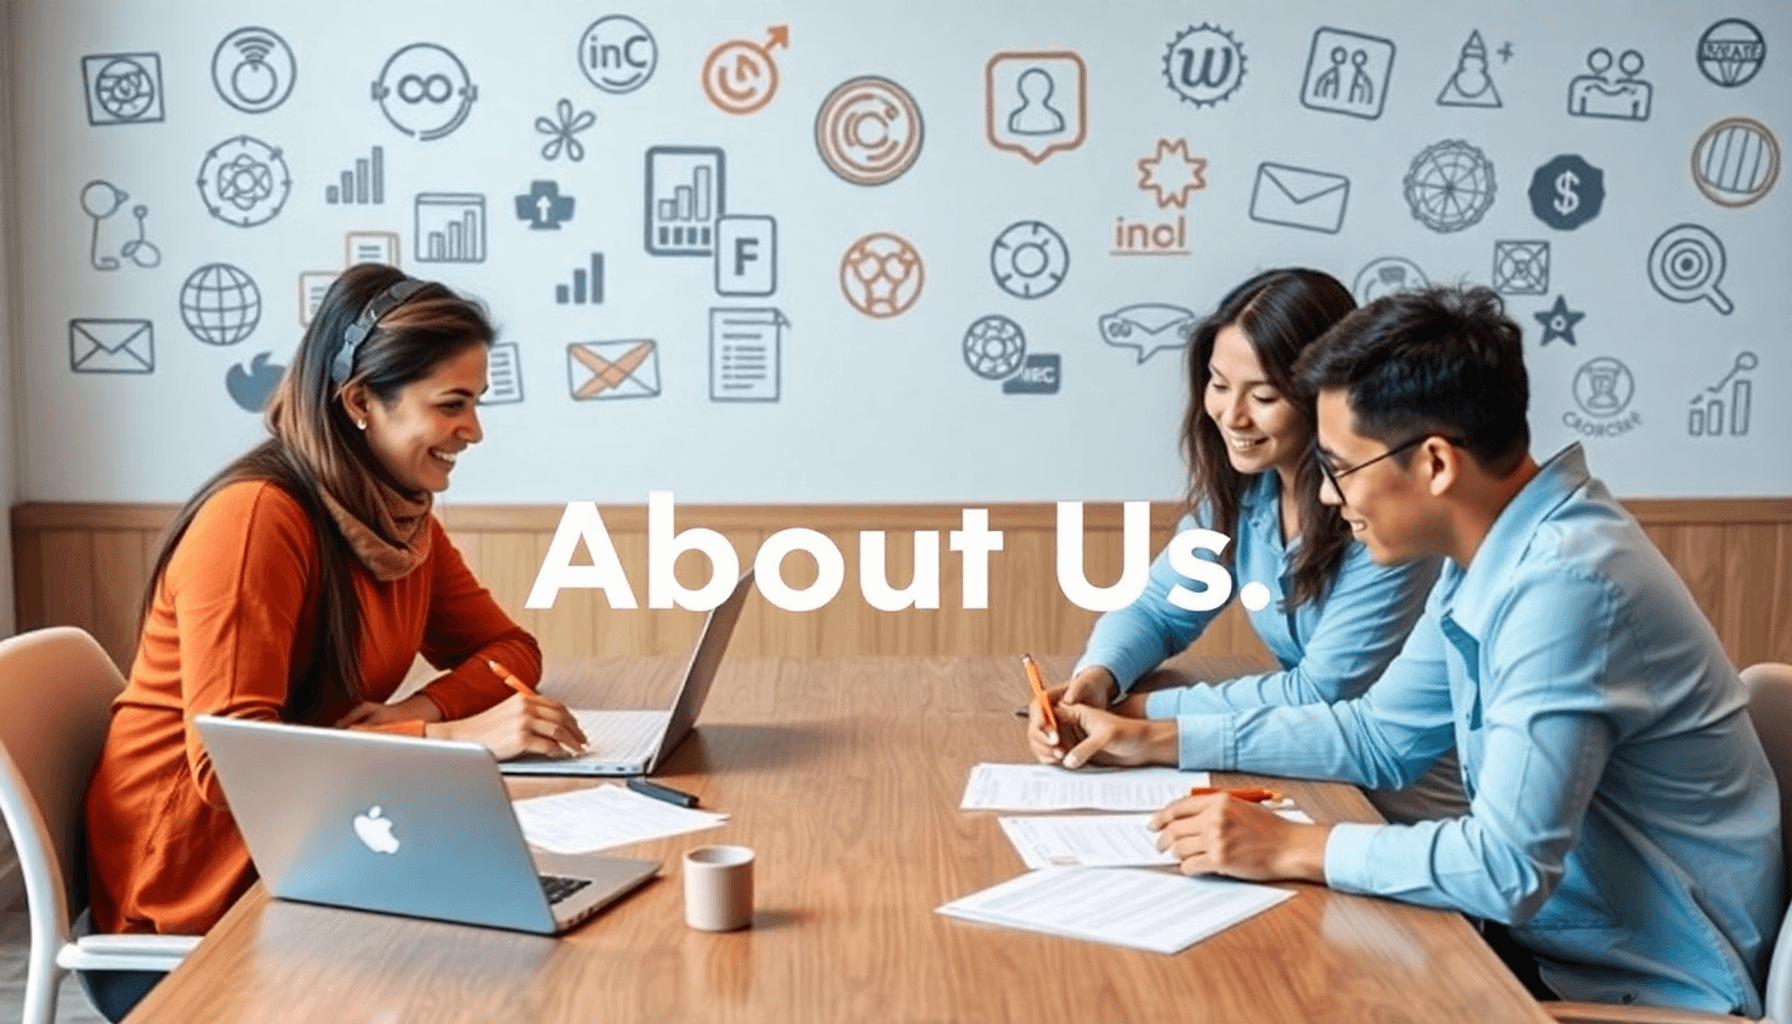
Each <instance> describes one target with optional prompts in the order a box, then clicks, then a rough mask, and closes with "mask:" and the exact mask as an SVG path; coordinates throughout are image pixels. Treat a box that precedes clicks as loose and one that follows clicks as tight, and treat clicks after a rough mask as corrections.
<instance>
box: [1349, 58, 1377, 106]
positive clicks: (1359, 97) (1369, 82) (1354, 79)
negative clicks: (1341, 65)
mask: <svg viewBox="0 0 1792 1024" xmlns="http://www.w3.org/2000/svg"><path fill="white" fill-rule="evenodd" d="M1368 63H1369V51H1368V50H1358V51H1356V52H1355V53H1353V54H1351V55H1350V65H1351V67H1354V68H1355V69H1356V73H1355V74H1353V75H1351V76H1350V102H1352V103H1360V104H1362V105H1363V106H1365V107H1372V106H1374V105H1375V80H1374V79H1372V78H1370V77H1369V72H1368V71H1367V70H1365V68H1366V67H1367V65H1368Z"/></svg>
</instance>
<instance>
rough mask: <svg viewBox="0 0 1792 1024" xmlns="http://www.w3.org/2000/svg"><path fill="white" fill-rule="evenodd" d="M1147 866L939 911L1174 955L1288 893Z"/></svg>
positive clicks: (1014, 881)
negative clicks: (1189, 876) (1189, 875)
mask: <svg viewBox="0 0 1792 1024" xmlns="http://www.w3.org/2000/svg"><path fill="white" fill-rule="evenodd" d="M1293 895H1294V894H1293V893H1292V892H1289V891H1287V890H1285V889H1275V888H1271V887H1269V886H1265V885H1253V884H1251V883H1249V882H1234V881H1231V880H1228V879H1220V878H1185V877H1183V876H1182V875H1178V874H1172V873H1170V872H1167V871H1160V870H1152V869H1147V868H1047V869H1044V870H1041V871H1031V872H1028V873H1027V874H1024V875H1021V876H1020V877H1018V878H1011V879H1009V880H1008V881H1006V882H1003V883H1002V884H1000V885H996V886H992V887H990V888H988V889H985V890H983V891H982V892H978V893H972V894H971V895H969V896H965V897H963V898H961V899H956V900H953V901H952V902H950V903H947V904H945V905H944V906H942V907H940V908H939V912H940V913H942V914H945V915H946V916H948V917H957V918H962V919H964V920H967V921H981V922H983V923H985V924H999V925H1006V926H1008V927H1010V928H1021V929H1025V930H1027V931H1035V932H1045V933H1047V934H1049V935H1063V936H1067V937H1070V938H1075V939H1089V940H1091V941H1094V942H1107V943H1112V944H1113V945H1116V946H1131V947H1133V948H1135V949H1144V950H1150V951H1151V952H1154V953H1179V952H1181V951H1182V950H1185V949H1187V948H1188V947H1190V946H1192V945H1194V944H1195V943H1197V942H1200V941H1201V940H1202V939H1205V938H1207V937H1208V936H1209V935H1213V934H1215V933H1217V932H1220V931H1224V930H1225V929H1227V928H1230V927H1232V926H1233V925H1235V924H1237V923H1239V922H1240V921H1243V920H1245V919H1246V918H1248V917H1252V916H1254V915H1256V914H1260V913H1262V912H1263V911H1265V910H1268V909H1269V908H1270V907H1273V906H1275V905H1276V904H1278V903H1280V902H1282V901H1283V900H1285V899H1288V898H1289V897H1291V896H1293Z"/></svg>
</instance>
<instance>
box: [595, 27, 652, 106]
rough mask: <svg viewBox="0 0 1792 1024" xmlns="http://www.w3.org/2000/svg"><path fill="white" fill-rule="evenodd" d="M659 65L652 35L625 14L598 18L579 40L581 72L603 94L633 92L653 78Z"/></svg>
mask: <svg viewBox="0 0 1792 1024" xmlns="http://www.w3.org/2000/svg"><path fill="white" fill-rule="evenodd" d="M659 62H660V49H659V44H658V43H656V42H654V40H653V33H651V32H649V31H647V26H645V25H643V24H641V23H640V22H638V21H636V20H635V19H633V18H631V17H629V16H628V15H626V14H612V15H609V16H608V17H604V18H599V19H597V20H596V21H594V22H592V23H591V24H590V25H589V26H588V27H587V28H586V29H585V34H584V35H582V36H580V37H579V70H580V71H583V72H584V73H585V78H586V79H587V80H588V81H590V82H591V84H592V85H595V86H597V87H598V88H599V89H602V90H603V91H604V92H608V93H615V94H618V95H620V94H622V93H629V92H634V91H635V90H636V89H639V88H641V87H642V86H643V85H646V84H647V80H648V79H649V78H652V77H653V69H654V68H656V67H658V66H659Z"/></svg>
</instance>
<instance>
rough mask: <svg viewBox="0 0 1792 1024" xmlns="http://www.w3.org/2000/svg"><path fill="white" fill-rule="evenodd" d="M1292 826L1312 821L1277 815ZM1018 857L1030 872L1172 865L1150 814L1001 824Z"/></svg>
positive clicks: (1295, 813) (1289, 814)
mask: <svg viewBox="0 0 1792 1024" xmlns="http://www.w3.org/2000/svg"><path fill="white" fill-rule="evenodd" d="M1276 813H1277V814H1279V815H1281V816H1282V817H1284V818H1287V819H1288V820H1289V821H1296V822H1302V823H1305V824H1311V823H1312V821H1313V819H1312V818H1309V817H1307V816H1306V815H1305V814H1304V813H1302V812H1300V811H1298V810H1294V809H1292V808H1289V809H1286V810H1280V811H1277V812H1276ZM996 820H997V821H999V822H1001V824H1002V831H1003V832H1006V833H1007V834H1008V841H1009V842H1011V843H1013V844H1014V851H1015V852H1016V853H1018V854H1020V859H1021V861H1022V862H1023V863H1024V864H1026V866H1027V867H1030V868H1053V867H1085V868H1131V867H1150V866H1152V865H1155V864H1174V863H1176V858H1175V857H1174V856H1173V855H1171V854H1169V853H1167V852H1165V851H1162V850H1159V849H1158V848H1157V833H1155V832H1153V831H1151V830H1150V829H1148V828H1146V827H1145V823H1146V822H1148V821H1150V820H1151V815H1149V814H1076V815H1062V814H1059V815H1051V816H1047V817H1027V818H998V819H996Z"/></svg>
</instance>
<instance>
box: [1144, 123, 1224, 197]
mask: <svg viewBox="0 0 1792 1024" xmlns="http://www.w3.org/2000/svg"><path fill="white" fill-rule="evenodd" d="M1138 167H1139V191H1141V192H1150V193H1152V197H1153V198H1154V199H1156V200H1157V205H1158V208H1159V209H1162V208H1164V207H1169V206H1177V207H1182V208H1185V209H1186V208H1187V207H1188V194H1189V193H1190V192H1196V191H1199V190H1201V189H1204V188H1206V187H1207V176H1206V175H1207V161H1206V160H1205V159H1203V158H1201V157H1198V156H1195V155H1194V154H1192V153H1190V152H1189V151H1188V140H1187V139H1158V140H1157V149H1156V150H1155V151H1154V152H1153V153H1152V154H1151V155H1150V156H1146V157H1140V158H1139V163H1138Z"/></svg>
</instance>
